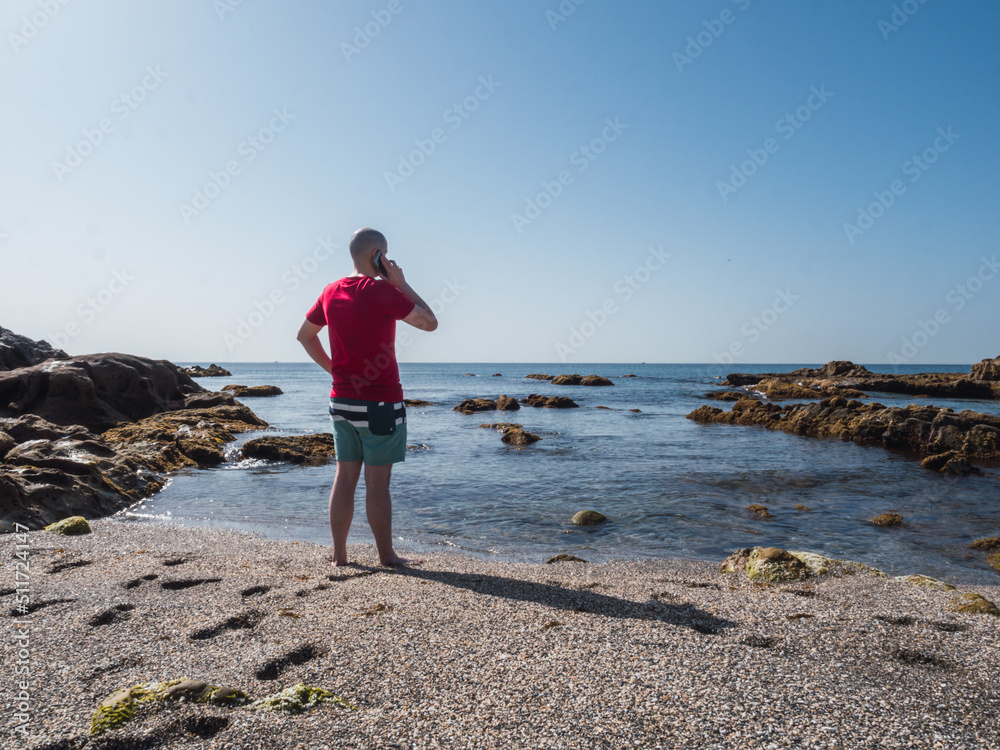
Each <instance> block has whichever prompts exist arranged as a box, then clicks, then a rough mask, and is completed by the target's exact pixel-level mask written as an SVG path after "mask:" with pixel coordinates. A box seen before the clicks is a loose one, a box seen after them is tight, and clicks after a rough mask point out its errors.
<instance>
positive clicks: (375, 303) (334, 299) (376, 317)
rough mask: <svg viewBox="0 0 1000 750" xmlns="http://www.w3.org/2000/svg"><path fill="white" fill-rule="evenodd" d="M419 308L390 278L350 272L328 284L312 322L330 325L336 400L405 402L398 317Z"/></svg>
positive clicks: (308, 316)
mask: <svg viewBox="0 0 1000 750" xmlns="http://www.w3.org/2000/svg"><path fill="white" fill-rule="evenodd" d="M415 306H416V305H415V304H414V302H413V301H412V300H411V299H410V298H409V297H407V296H406V295H405V294H403V293H402V292H401V291H399V289H397V288H396V287H394V286H393V285H392V284H390V283H389V282H388V281H383V280H381V279H373V278H372V277H371V276H347V277H345V278H343V279H341V280H340V281H335V282H333V283H332V284H329V285H327V287H326V289H324V290H323V293H322V294H321V295H320V296H319V299H318V300H316V304H315V305H313V306H312V308H311V309H310V310H309V312H308V313H306V320H308V321H309V322H310V323H313V324H315V325H318V326H327V327H328V328H329V332H330V359H331V360H332V361H333V368H332V369H333V388H332V389H331V390H330V396H331V398H332V397H333V396H340V397H341V398H357V399H363V400H365V401H402V400H403V387H402V386H401V385H400V383H399V366H398V365H397V364H396V321H397V320H402V319H403V318H405V317H406V316H407V315H409V314H410V313H411V312H412V311H413V308H414V307H415Z"/></svg>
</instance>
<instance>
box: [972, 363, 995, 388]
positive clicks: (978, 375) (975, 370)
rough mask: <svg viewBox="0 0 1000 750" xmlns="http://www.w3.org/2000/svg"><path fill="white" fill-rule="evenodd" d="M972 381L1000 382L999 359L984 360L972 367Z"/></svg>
mask: <svg viewBox="0 0 1000 750" xmlns="http://www.w3.org/2000/svg"><path fill="white" fill-rule="evenodd" d="M972 379H973V380H986V381H989V382H991V383H995V382H997V381H1000V357H994V358H993V359H984V360H981V361H979V362H977V363H976V364H974V365H973V366H972Z"/></svg>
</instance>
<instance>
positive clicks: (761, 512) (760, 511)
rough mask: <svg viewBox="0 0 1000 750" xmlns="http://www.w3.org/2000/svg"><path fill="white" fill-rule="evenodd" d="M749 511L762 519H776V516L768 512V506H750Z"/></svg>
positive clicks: (755, 504)
mask: <svg viewBox="0 0 1000 750" xmlns="http://www.w3.org/2000/svg"><path fill="white" fill-rule="evenodd" d="M747 510H748V511H750V512H751V513H756V514H757V515H758V516H760V517H761V518H774V516H773V515H771V513H769V512H768V510H767V507H766V506H763V505H759V504H758V503H754V504H752V505H748V506H747Z"/></svg>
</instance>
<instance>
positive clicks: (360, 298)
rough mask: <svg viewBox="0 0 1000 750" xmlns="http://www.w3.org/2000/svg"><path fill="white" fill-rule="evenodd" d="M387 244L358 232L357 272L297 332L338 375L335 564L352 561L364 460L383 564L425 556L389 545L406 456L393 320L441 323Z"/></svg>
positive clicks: (370, 232) (333, 400) (333, 396)
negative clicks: (396, 479)
mask: <svg viewBox="0 0 1000 750" xmlns="http://www.w3.org/2000/svg"><path fill="white" fill-rule="evenodd" d="M388 249H389V246H388V243H387V242H386V239H385V236H384V235H383V234H382V233H381V232H377V231H375V230H374V229H369V228H367V227H366V228H363V229H359V230H358V231H356V232H355V233H354V235H353V236H352V237H351V244H350V250H351V258H352V259H353V260H354V273H352V274H351V275H350V276H346V277H344V278H342V279H340V281H335V282H333V283H332V284H330V285H328V286H327V287H326V288H325V289H324V290H323V293H322V294H321V295H320V297H319V299H318V300H317V301H316V304H315V305H313V306H312V309H310V310H309V312H308V313H307V314H306V319H305V321H304V322H303V323H302V327H301V328H300V329H299V334H298V340H299V342H300V343H301V344H302V346H303V347H304V348H305V350H306V352H307V353H308V354H309V356H310V357H312V358H313V360H314V361H315V362H316V364H318V365H319V366H320V367H322V368H323V369H324V370H326V371H327V372H328V373H330V375H331V376H332V377H333V388H332V389H331V391H330V416H331V418H332V419H333V440H334V447H335V449H336V453H337V473H336V475H335V476H334V479H333V488H332V489H331V490H330V530H331V532H332V533H333V559H332V563H333V565H334V566H335V567H340V566H343V565H347V533H348V531H349V530H350V528H351V520H352V519H353V517H354V490H355V488H356V487H357V484H358V478H359V477H360V476H361V468H362V464H364V470H365V494H366V506H365V507H366V511H367V514H368V525H369V526H371V529H372V534H373V535H374V536H375V545H376V547H377V548H378V557H379V562H381V563H382V565H388V566H396V565H403V564H406V563H419V562H420V560H408V559H406V558H403V557H400V556H399V555H397V554H396V553H395V551H394V550H393V548H392V499H391V498H390V496H389V480H390V478H391V476H392V465H393V464H394V463H397V462H399V461H404V460H406V408H405V407H404V405H403V388H402V386H401V385H400V382H399V367H398V366H397V364H396V351H395V342H396V321H397V320H402V321H403V322H404V323H409V324H410V325H411V326H414V327H415V328H419V329H420V330H422V331H433V330H435V329H436V328H437V326H438V321H437V317H435V315H434V313H433V312H431V308H430V305H428V304H427V303H426V302H424V301H423V299H421V298H420V295H418V294H417V293H416V292H415V291H413V288H412V287H411V286H410V285H409V284H408V283H407V282H406V278H405V277H404V276H403V269H402V268H400V267H399V266H398V265H397V264H396V262H395V261H392V260H389V259H388V258H386V254H387V252H388ZM376 263H378V264H379V265H381V269H380V268H378V267H377V266H376ZM378 276H383V278H384V279H385V280H384V281H382V280H379V279H378V278H377V277H378ZM324 326H328V327H329V333H330V356H327V354H326V350H325V349H324V348H323V344H322V343H321V342H320V340H319V332H320V331H322V330H323V327H324Z"/></svg>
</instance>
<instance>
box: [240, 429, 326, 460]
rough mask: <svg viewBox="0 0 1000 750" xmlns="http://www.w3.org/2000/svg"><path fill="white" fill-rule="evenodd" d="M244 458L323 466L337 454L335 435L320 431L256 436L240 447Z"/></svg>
mask: <svg viewBox="0 0 1000 750" xmlns="http://www.w3.org/2000/svg"><path fill="white" fill-rule="evenodd" d="M240 455H241V456H242V457H243V458H257V459H263V460H265V461H285V462H287V463H292V464H306V465H309V466H321V465H323V464H325V463H327V462H328V461H329V460H330V459H331V458H332V457H333V456H335V455H336V453H335V452H334V447H333V435H331V434H330V433H329V432H319V433H316V434H314V435H284V436H280V437H277V436H274V437H272V436H270V435H268V436H267V437H261V438H255V439H253V440H249V441H247V442H246V443H244V444H243V447H242V448H240Z"/></svg>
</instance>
